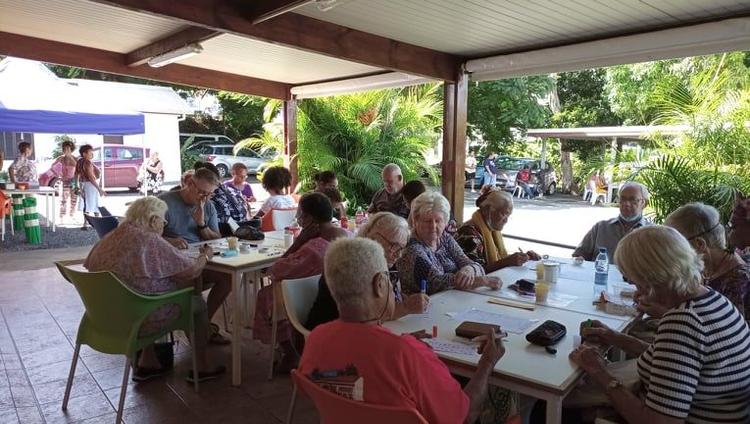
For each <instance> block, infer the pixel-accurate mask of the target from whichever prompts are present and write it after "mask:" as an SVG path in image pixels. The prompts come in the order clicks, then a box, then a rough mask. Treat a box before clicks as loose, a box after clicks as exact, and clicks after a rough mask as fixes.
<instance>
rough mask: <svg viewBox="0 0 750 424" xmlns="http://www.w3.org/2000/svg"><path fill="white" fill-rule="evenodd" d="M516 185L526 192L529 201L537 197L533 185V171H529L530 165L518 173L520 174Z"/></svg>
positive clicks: (517, 176)
mask: <svg viewBox="0 0 750 424" xmlns="http://www.w3.org/2000/svg"><path fill="white" fill-rule="evenodd" d="M516 184H518V185H519V186H520V187H521V188H522V189H523V191H525V192H526V197H528V198H529V199H533V198H534V197H536V193H535V190H534V186H533V184H531V170H529V165H524V166H523V169H521V170H520V171H518V174H517V175H516Z"/></svg>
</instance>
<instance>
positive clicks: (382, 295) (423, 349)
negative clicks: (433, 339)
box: [299, 237, 505, 424]
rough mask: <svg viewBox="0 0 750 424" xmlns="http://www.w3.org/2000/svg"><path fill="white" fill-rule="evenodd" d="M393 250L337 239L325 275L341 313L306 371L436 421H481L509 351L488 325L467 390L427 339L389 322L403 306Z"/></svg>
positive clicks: (316, 339) (309, 350)
mask: <svg viewBox="0 0 750 424" xmlns="http://www.w3.org/2000/svg"><path fill="white" fill-rule="evenodd" d="M386 255H387V254H386V252H384V250H383V247H382V246H381V244H380V243H378V242H375V241H373V240H369V239H366V238H364V237H357V238H354V239H344V240H337V241H335V242H333V243H331V246H330V247H329V248H328V251H327V252H326V256H325V274H326V275H327V276H328V287H329V288H330V290H331V294H332V295H333V297H334V299H336V304H337V305H338V308H339V312H340V317H339V319H338V320H336V321H333V322H329V323H326V324H323V325H320V326H318V327H317V328H315V330H313V331H312V333H310V336H309V337H308V339H307V342H306V345H305V351H304V353H303V355H302V360H301V361H300V366H299V372H300V373H301V374H302V375H303V376H304V378H309V379H310V380H312V381H313V382H314V383H316V384H318V385H320V386H322V387H325V388H329V389H337V388H341V389H342V390H340V391H336V392H337V393H339V394H341V395H342V396H347V397H349V398H350V399H352V400H355V401H360V402H365V403H367V404H370V405H380V406H394V407H404V408H413V409H416V410H417V411H418V412H419V414H420V415H421V416H422V417H424V419H425V420H426V422H429V423H433V424H441V423H446V424H447V423H461V422H465V423H474V422H476V420H477V419H478V418H479V415H480V412H481V411H482V407H483V403H484V401H485V399H486V398H487V397H488V396H487V392H488V386H489V384H488V379H489V376H490V375H492V370H493V369H494V367H495V364H496V363H497V361H498V360H499V359H500V358H501V357H502V356H503V354H504V353H505V349H504V348H503V345H502V341H501V340H500V339H499V338H497V336H496V335H495V333H494V332H488V334H487V335H486V336H485V337H486V342H485V343H484V344H483V345H482V346H481V347H480V348H479V352H480V353H481V355H482V356H481V358H480V359H479V365H478V366H477V370H476V372H475V374H474V376H473V377H472V378H471V380H470V381H469V382H468V383H467V384H466V385H465V386H464V387H463V389H462V388H461V385H460V384H459V383H458V382H457V381H456V380H454V379H453V377H451V374H450V372H449V371H448V368H447V367H446V366H445V364H444V363H443V362H441V361H440V359H438V357H437V355H435V352H433V351H432V349H430V348H429V347H428V346H427V345H426V344H425V343H422V342H420V341H419V340H417V338H415V337H414V336H413V335H410V334H404V335H398V334H394V333H393V332H391V331H390V330H388V329H387V328H384V327H383V326H381V323H382V322H383V320H385V319H387V318H388V317H389V316H392V315H393V311H394V310H395V308H396V302H395V300H394V296H393V287H392V286H391V281H390V279H389V277H388V262H387V261H386ZM498 422H499V421H498Z"/></svg>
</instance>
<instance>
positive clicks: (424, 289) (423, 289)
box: [419, 280, 427, 294]
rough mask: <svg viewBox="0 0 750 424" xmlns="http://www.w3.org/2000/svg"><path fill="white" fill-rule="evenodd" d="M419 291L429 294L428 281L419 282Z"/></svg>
mask: <svg viewBox="0 0 750 424" xmlns="http://www.w3.org/2000/svg"><path fill="white" fill-rule="evenodd" d="M419 291H420V292H422V293H424V294H427V280H422V281H420V282H419Z"/></svg>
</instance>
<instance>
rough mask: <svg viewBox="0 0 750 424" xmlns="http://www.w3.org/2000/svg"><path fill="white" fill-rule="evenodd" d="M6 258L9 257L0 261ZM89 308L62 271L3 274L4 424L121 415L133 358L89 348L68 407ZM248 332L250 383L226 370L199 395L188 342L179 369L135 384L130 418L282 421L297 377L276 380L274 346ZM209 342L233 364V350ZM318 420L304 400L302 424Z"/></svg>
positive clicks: (0, 410) (0, 399)
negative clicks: (238, 381) (271, 362)
mask: <svg viewBox="0 0 750 424" xmlns="http://www.w3.org/2000/svg"><path fill="white" fill-rule="evenodd" d="M2 262H3V260H2V258H0V268H2V267H3V265H2ZM82 311H83V306H82V304H81V302H80V300H79V298H78V295H77V293H76V291H75V289H74V288H73V287H72V286H71V285H70V284H68V283H67V282H65V280H63V279H62V277H60V275H59V274H58V272H57V271H56V270H55V269H53V268H47V269H40V270H31V271H10V272H7V271H3V272H2V273H1V274H0V355H1V359H2V367H1V368H0V424H3V423H18V422H20V423H24V424H26V423H29V424H31V423H44V422H47V423H70V422H77V423H87V424H93V423H113V422H114V420H115V407H116V404H117V401H118V396H119V392H120V384H121V381H122V371H123V365H124V357H123V356H116V355H106V354H102V353H98V352H95V351H93V350H91V349H90V348H88V347H84V348H83V349H82V350H81V356H82V360H81V361H80V362H79V364H78V368H77V371H76V378H75V382H74V384H73V391H72V395H71V400H70V403H69V405H68V410H67V411H66V412H64V411H62V409H61V405H62V397H63V393H64V390H65V381H66V379H67V374H68V369H69V367H70V360H71V358H72V355H73V347H74V340H75V334H76V330H77V328H78V322H79V320H80V317H81V313H82ZM247 333H249V331H248V332H247ZM243 336H244V340H243V351H242V355H243V357H242V365H243V367H242V368H243V384H242V386H241V387H239V388H235V387H232V386H231V385H230V375H229V374H227V375H225V376H224V377H223V378H222V379H220V380H217V381H212V382H208V383H205V384H203V385H202V386H201V391H200V393H195V392H193V389H192V386H191V385H189V384H188V383H187V382H185V380H184V376H185V374H186V373H187V370H189V369H190V363H191V361H190V350H189V346H188V345H187V344H186V343H185V342H184V341H181V342H180V343H178V348H177V354H176V358H175V362H176V364H175V370H174V372H173V373H172V374H170V375H169V376H167V377H164V378H161V379H157V380H153V381H149V382H146V383H139V384H135V383H132V382H130V385H129V388H128V396H127V398H126V401H125V408H126V409H125V412H124V420H125V422H127V423H157V422H158V423H198V422H217V423H234V422H237V423H240V422H242V423H281V422H283V421H284V419H285V416H286V412H287V408H288V406H289V400H290V397H291V387H292V385H291V381H290V379H289V377H288V376H277V377H275V378H274V379H273V380H272V381H267V380H266V378H265V370H267V358H268V347H267V346H263V345H261V344H259V343H257V342H254V341H251V340H250V337H249V334H243ZM210 349H211V354H213V356H214V357H215V358H216V360H217V361H218V362H221V363H224V364H226V365H227V366H228V368H229V365H231V357H230V349H229V347H211V348H210ZM113 405H114V406H113ZM317 421H318V418H317V414H316V412H315V410H314V407H313V406H312V404H311V403H310V402H309V401H307V400H305V399H300V401H299V402H298V405H297V408H296V414H295V420H294V422H295V423H313V422H317Z"/></svg>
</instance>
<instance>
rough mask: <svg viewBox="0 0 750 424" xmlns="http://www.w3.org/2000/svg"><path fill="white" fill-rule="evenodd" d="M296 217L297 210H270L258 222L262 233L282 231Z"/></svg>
mask: <svg viewBox="0 0 750 424" xmlns="http://www.w3.org/2000/svg"><path fill="white" fill-rule="evenodd" d="M296 217H297V208H289V209H271V210H269V211H268V213H266V214H265V215H263V217H262V218H261V220H260V229H261V230H262V231H276V230H283V229H284V228H285V227H288V226H289V225H290V224H291V223H292V221H294V219H295V218H296Z"/></svg>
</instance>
